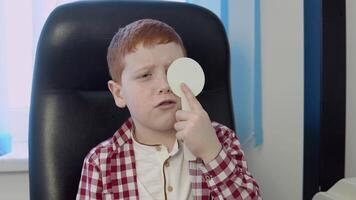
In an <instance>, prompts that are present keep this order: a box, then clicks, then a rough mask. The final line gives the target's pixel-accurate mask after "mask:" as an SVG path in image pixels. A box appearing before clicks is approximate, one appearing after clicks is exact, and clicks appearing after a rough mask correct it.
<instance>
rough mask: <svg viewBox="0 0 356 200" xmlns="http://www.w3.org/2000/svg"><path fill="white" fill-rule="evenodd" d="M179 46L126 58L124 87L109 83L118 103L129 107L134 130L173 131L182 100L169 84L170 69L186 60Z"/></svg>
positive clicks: (139, 49)
mask: <svg viewBox="0 0 356 200" xmlns="http://www.w3.org/2000/svg"><path fill="white" fill-rule="evenodd" d="M183 56H184V54H183V51H182V48H181V47H180V46H179V45H177V44H176V43H173V42H171V43H167V44H157V45H153V46H151V47H144V46H143V45H142V44H139V45H138V46H137V47H136V51H134V52H133V53H130V54H127V55H126V56H125V58H124V59H125V60H124V63H125V68H124V70H123V71H122V75H121V83H116V82H113V81H109V89H110V91H111V92H112V94H113V96H114V99H115V103H116V105H117V106H119V107H125V106H127V107H128V109H129V111H130V114H131V117H132V119H133V120H134V123H135V126H136V127H137V128H139V129H141V131H155V132H164V131H172V130H173V125H174V123H175V121H176V120H175V113H176V111H177V110H178V109H180V98H179V97H177V96H175V95H174V94H173V93H172V92H171V90H170V88H169V85H168V82H167V69H168V67H169V65H170V64H171V63H172V62H173V61H174V60H175V59H177V58H180V57H183Z"/></svg>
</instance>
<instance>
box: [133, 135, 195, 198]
mask: <svg viewBox="0 0 356 200" xmlns="http://www.w3.org/2000/svg"><path fill="white" fill-rule="evenodd" d="M132 136H133V134H132ZM132 140H133V147H134V153H135V160H136V171H137V184H138V193H139V197H140V199H144V200H165V193H166V195H167V199H166V200H182V199H193V197H192V194H191V184H190V177H189V166H188V164H189V162H188V160H186V159H184V153H183V152H184V151H183V148H184V145H181V144H180V143H178V141H177V140H176V142H175V143H174V146H173V148H172V151H171V152H168V148H167V147H166V146H164V145H145V144H141V143H139V142H138V141H136V139H135V137H132ZM165 162H166V165H165ZM167 163H168V164H167ZM164 184H165V186H164ZM164 190H165V191H164Z"/></svg>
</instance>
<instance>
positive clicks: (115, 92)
mask: <svg viewBox="0 0 356 200" xmlns="http://www.w3.org/2000/svg"><path fill="white" fill-rule="evenodd" d="M108 88H109V90H110V92H111V94H112V96H113V97H114V100H115V104H116V105H117V106H118V107H120V108H125V106H126V102H125V99H124V97H123V96H122V95H121V85H120V84H118V83H116V82H115V81H113V80H110V81H108Z"/></svg>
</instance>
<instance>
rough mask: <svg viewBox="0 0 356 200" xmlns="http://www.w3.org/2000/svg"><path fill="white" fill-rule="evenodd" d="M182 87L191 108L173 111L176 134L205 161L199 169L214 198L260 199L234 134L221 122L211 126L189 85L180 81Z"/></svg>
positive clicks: (256, 186) (207, 116)
mask: <svg viewBox="0 0 356 200" xmlns="http://www.w3.org/2000/svg"><path fill="white" fill-rule="evenodd" d="M181 90H182V92H183V93H184V94H185V97H186V99H187V101H188V103H189V106H190V108H191V110H189V111H184V110H178V111H177V112H176V120H177V122H176V123H175V124H174V128H175V129H176V131H177V133H176V137H177V139H181V140H184V144H185V145H186V146H187V147H188V148H189V150H190V151H191V152H192V153H193V154H194V155H195V156H196V157H198V158H201V159H202V160H203V161H204V163H205V166H203V167H202V168H203V169H201V170H202V172H203V175H204V179H205V181H206V183H207V184H208V186H209V188H210V190H211V194H212V197H213V199H234V200H235V199H238V200H258V199H261V197H260V194H259V188H258V185H257V183H256V181H255V180H254V179H253V178H252V176H251V174H250V173H249V172H248V171H247V164H246V161H245V159H244V154H243V152H242V150H241V148H240V143H239V141H238V140H237V138H236V136H235V133H234V132H233V131H231V130H230V129H228V128H227V127H224V126H222V125H220V126H216V127H213V126H212V123H211V121H210V118H209V115H208V114H207V112H206V111H205V110H204V108H203V107H202V106H201V104H200V103H199V101H198V100H197V99H196V98H195V96H194V94H193V93H192V92H191V90H190V89H189V87H188V86H187V85H185V84H181Z"/></svg>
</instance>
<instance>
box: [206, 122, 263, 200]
mask: <svg viewBox="0 0 356 200" xmlns="http://www.w3.org/2000/svg"><path fill="white" fill-rule="evenodd" d="M215 130H216V133H217V136H218V138H219V140H220V142H221V144H222V149H221V151H220V152H219V154H218V155H217V156H216V157H215V159H213V160H212V161H210V162H209V163H206V164H205V165H203V166H202V168H201V170H202V172H203V177H204V179H205V181H206V183H207V185H208V187H209V188H210V190H211V195H212V197H213V199H240V200H242V199H244V200H260V199H262V198H261V197H260V191H259V187H258V184H257V182H256V180H255V179H254V178H253V177H252V175H251V173H250V172H249V171H247V164H246V161H245V159H244V153H243V151H242V150H241V148H240V143H239V141H238V140H237V138H236V136H235V133H234V132H233V131H231V130H230V129H228V128H227V127H224V126H222V125H217V126H216V127H215Z"/></svg>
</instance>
